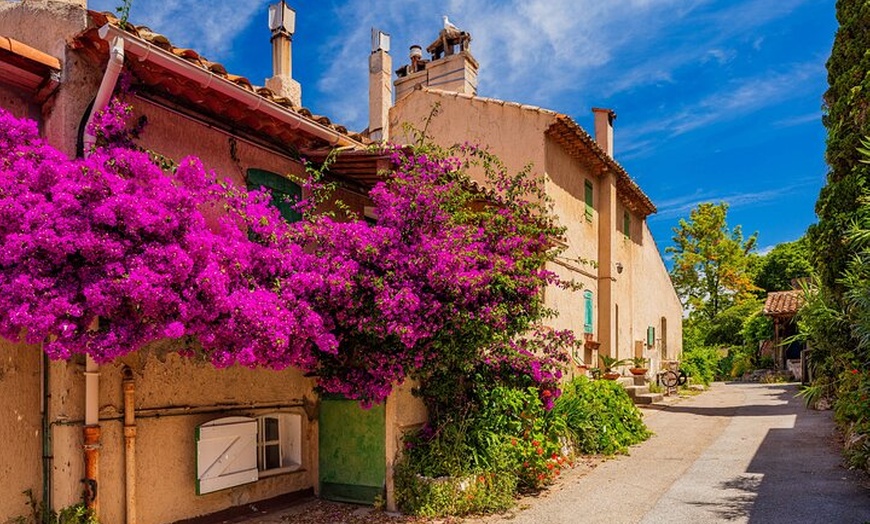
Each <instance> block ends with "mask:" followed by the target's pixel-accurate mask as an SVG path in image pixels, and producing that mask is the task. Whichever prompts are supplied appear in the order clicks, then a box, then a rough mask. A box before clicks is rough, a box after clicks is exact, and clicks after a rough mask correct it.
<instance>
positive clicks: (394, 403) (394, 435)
mask: <svg viewBox="0 0 870 524" xmlns="http://www.w3.org/2000/svg"><path fill="white" fill-rule="evenodd" d="M417 385H418V384H417V383H416V382H414V381H413V380H411V379H408V380H406V381H405V382H404V383H403V384H401V385H399V386H396V388H395V389H393V392H392V393H391V394H390V396H389V398H387V403H386V406H385V408H386V409H385V411H386V414H385V416H386V435H385V438H386V461H387V509H388V510H390V511H396V509H397V508H396V496H395V488H394V484H393V467H394V465H395V463H396V460H398V458H399V457H400V456H401V453H402V450H403V449H404V447H403V442H402V438H403V437H404V436H405V434H406V433H407V432H408V431H411V430H413V429H416V428H419V427H420V426H422V425H423V424H424V423H425V422H426V420H427V412H426V406H425V405H424V404H423V401H422V400H421V399H419V398H418V397H415V396H414V395H413V393H412V390H413V388H414V387H416V386H417Z"/></svg>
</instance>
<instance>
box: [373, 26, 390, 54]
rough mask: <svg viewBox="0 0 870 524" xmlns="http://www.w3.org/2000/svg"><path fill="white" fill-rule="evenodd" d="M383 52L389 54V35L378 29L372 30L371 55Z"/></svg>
mask: <svg viewBox="0 0 870 524" xmlns="http://www.w3.org/2000/svg"><path fill="white" fill-rule="evenodd" d="M380 50H383V51H385V52H387V53H389V52H390V34H389V33H384V32H383V31H381V30H379V29H375V28H374V27H373V28H372V53H374V52H376V51H380Z"/></svg>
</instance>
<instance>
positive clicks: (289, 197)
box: [245, 167, 302, 223]
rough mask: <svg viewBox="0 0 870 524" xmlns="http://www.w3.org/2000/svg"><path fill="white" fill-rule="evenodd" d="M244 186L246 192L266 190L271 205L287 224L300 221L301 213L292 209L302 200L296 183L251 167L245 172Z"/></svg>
mask: <svg viewBox="0 0 870 524" xmlns="http://www.w3.org/2000/svg"><path fill="white" fill-rule="evenodd" d="M245 186H246V187H247V188H248V191H253V190H259V191H262V190H264V189H265V190H267V191H268V192H269V193H270V194H271V204H272V205H273V206H275V207H276V208H278V211H279V212H280V213H281V217H282V218H284V220H286V221H287V222H289V223H293V222H299V221H301V220H302V213H300V212H298V211H296V210H294V209H293V206H294V205H295V204H296V203H297V202H299V201H300V200H302V186H300V185H299V184H297V183H296V182H294V181H292V180H290V179H289V178H287V177H285V176H281V175H279V174H277V173H273V172H272V171H267V170H265V169H259V168H253V167H252V168H250V169H248V170H247V171H246V172H245Z"/></svg>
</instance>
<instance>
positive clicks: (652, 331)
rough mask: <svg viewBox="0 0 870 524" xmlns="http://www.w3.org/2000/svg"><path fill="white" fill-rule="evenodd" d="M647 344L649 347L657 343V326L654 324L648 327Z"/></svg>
mask: <svg viewBox="0 0 870 524" xmlns="http://www.w3.org/2000/svg"><path fill="white" fill-rule="evenodd" d="M646 345H647V347H653V346H655V345H656V328H654V327H653V326H650V327H648V328H646Z"/></svg>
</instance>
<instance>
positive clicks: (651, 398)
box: [632, 393, 664, 404]
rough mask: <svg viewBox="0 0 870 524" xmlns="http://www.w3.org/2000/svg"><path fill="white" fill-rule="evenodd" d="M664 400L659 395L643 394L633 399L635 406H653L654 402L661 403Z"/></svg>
mask: <svg viewBox="0 0 870 524" xmlns="http://www.w3.org/2000/svg"><path fill="white" fill-rule="evenodd" d="M663 399H664V396H662V394H661V393H643V394H641V395H638V396H636V397H633V398H632V400H634V403H635V404H655V403H656V402H661V401H662V400H663Z"/></svg>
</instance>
